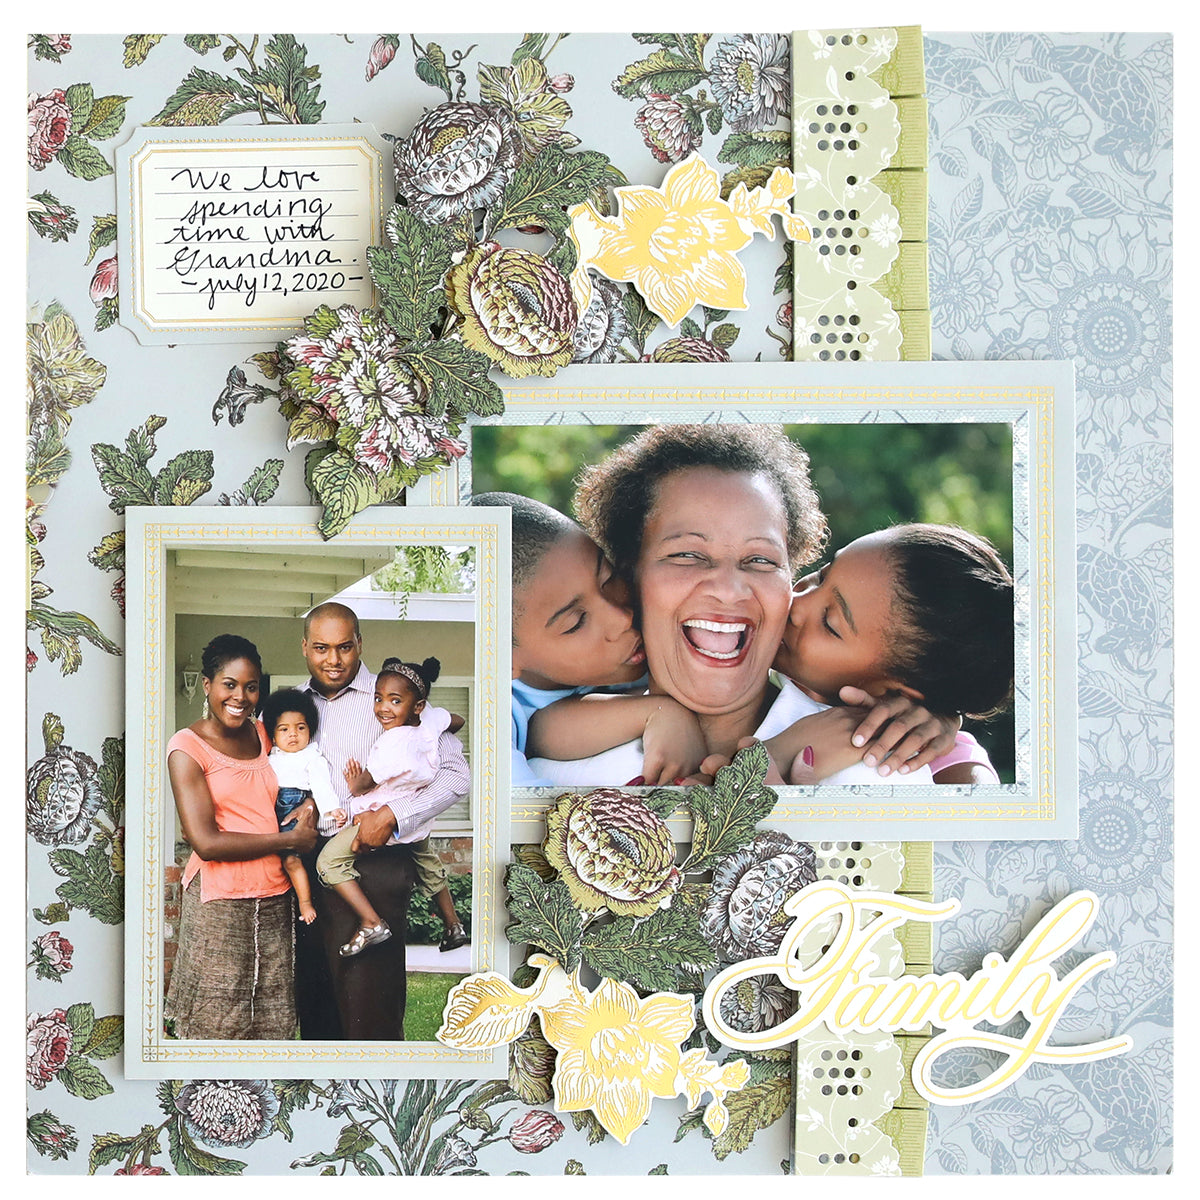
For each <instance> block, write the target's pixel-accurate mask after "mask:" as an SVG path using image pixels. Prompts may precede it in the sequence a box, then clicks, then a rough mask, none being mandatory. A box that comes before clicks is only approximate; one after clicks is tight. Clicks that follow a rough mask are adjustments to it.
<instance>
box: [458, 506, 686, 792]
mask: <svg viewBox="0 0 1200 1200" xmlns="http://www.w3.org/2000/svg"><path fill="white" fill-rule="evenodd" d="M471 503H472V504H475V505H486V506H491V507H505V508H511V509H512V531H513V532H512V543H513V548H512V558H513V648H512V674H513V685H512V786H513V787H536V786H538V785H539V784H542V783H545V782H547V781H545V780H541V779H539V778H538V777H537V776H536V775H535V774H534V772H533V771H532V770H531V769H530V768H529V765H528V763H527V762H526V752H527V750H528V748H529V724H530V721H531V720H532V718H533V716H534V714H535V713H537V712H538V711H540V710H541V709H543V708H545V707H547V706H548V705H550V704H553V703H554V702H555V701H556V700H562V699H565V698H567V697H569V696H578V695H582V694H584V693H586V692H590V691H595V690H597V689H600V688H624V687H629V686H631V685H634V684H637V683H638V682H639V681H641V680H642V679H643V677H644V675H645V672H646V655H645V651H644V650H643V649H642V638H641V634H640V633H639V632H638V631H637V630H636V629H635V628H634V625H633V613H632V610H631V608H630V607H629V604H628V597H627V594H626V592H625V589H624V587H623V585H622V584H621V583H620V581H619V580H617V579H616V578H615V577H614V574H613V568H612V564H611V563H609V561H608V560H607V559H606V558H605V557H604V553H603V551H601V549H600V548H599V547H598V546H597V545H596V543H595V542H593V541H592V539H591V538H589V537H588V536H587V534H585V533H584V532H583V530H582V529H580V528H579V526H578V525H576V524H575V522H574V521H572V520H571V519H570V518H569V517H565V516H563V514H562V513H560V512H558V511H557V510H556V509H553V508H551V507H550V506H549V505H548V504H542V503H541V502H540V501H538V500H531V499H529V498H528V497H526V496H518V495H515V494H513V493H511V492H487V493H484V494H482V495H479V496H475V497H473V498H472V500H471ZM626 705H628V706H629V707H627V708H625V716H626V717H627V718H632V717H633V714H637V717H636V723H637V724H639V726H640V728H639V729H638V731H637V736H639V737H641V738H642V739H643V742H644V744H645V749H646V767H645V782H646V783H647V784H648V785H652V784H658V783H672V782H674V781H675V780H676V779H679V778H682V777H684V776H686V775H690V774H691V773H692V772H693V771H694V770H695V769H696V767H697V766H698V765H699V763H700V760H701V759H702V758H703V757H704V740H703V738H702V736H701V734H700V726H699V723H698V722H697V720H696V718H695V716H694V715H693V714H692V713H690V712H688V711H687V709H685V708H684V707H683V705H682V704H680V703H679V702H678V701H676V700H673V699H671V697H669V696H631V697H628V698H627V699H624V700H622V706H623V707H624V706H626Z"/></svg>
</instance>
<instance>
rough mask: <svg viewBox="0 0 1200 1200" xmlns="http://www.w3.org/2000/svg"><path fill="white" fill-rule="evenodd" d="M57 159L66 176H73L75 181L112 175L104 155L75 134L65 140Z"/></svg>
mask: <svg viewBox="0 0 1200 1200" xmlns="http://www.w3.org/2000/svg"><path fill="white" fill-rule="evenodd" d="M57 157H58V161H59V162H60V163H62V165H63V167H64V168H65V169H66V171H67V174H68V175H74V176H75V178H76V179H100V178H102V177H103V176H105V175H111V174H112V167H110V166H109V165H108V163H107V162H106V161H105V158H104V155H103V154H101V153H100V151H99V150H97V149H96V147H95V146H93V145H92V143H91V142H89V141H87V140H86V139H84V138H81V137H80V136H79V135H78V134H77V133H73V134H71V136H70V137H69V138H67V140H66V141H65V142H64V143H63V146H62V149H61V150H60V151H59V152H58V156H57Z"/></svg>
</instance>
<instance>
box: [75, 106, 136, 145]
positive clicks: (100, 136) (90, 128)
mask: <svg viewBox="0 0 1200 1200" xmlns="http://www.w3.org/2000/svg"><path fill="white" fill-rule="evenodd" d="M131 99H133V97H132V96H101V97H100V99H99V100H97V101H96V103H95V104H93V105H92V112H91V115H90V116H89V117H88V119H87V124H86V125H84V126H83V127H82V128H80V127H78V126H77V127H76V128H78V129H79V132H80V133H81V134H82V135H83V136H84V137H86V138H89V139H91V140H92V141H94V142H95V141H101V142H102V141H106V140H107V139H108V138H110V137H115V136H116V134H117V133H118V132H119V131H120V128H121V126H122V124H124V121H125V105H126V103H127V102H128V101H129V100H131Z"/></svg>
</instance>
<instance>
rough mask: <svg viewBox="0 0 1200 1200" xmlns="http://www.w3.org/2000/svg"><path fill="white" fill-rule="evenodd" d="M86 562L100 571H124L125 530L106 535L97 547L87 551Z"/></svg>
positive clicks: (117, 530)
mask: <svg viewBox="0 0 1200 1200" xmlns="http://www.w3.org/2000/svg"><path fill="white" fill-rule="evenodd" d="M87 557H88V562H90V563H91V564H92V566H93V567H98V568H99V569H100V570H101V571H123V570H124V569H125V530H123V529H116V530H114V531H113V532H112V533H106V534H105V535H104V537H102V538H101V539H100V544H99V545H98V546H93V547H92V549H91V550H89V551H88V556H87Z"/></svg>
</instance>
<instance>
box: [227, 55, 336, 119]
mask: <svg viewBox="0 0 1200 1200" xmlns="http://www.w3.org/2000/svg"><path fill="white" fill-rule="evenodd" d="M264 53H265V55H266V57H265V59H264V61H263V64H262V66H261V67H259V68H258V69H257V70H253V71H248V70H246V69H245V68H244V67H239V68H238V74H239V75H240V76H241V77H242V79H244V80H245V81H246V82H247V83H248V84H250V85H251V86H252V87H253V88H254V89H255V91H256V92H257V93H258V96H259V98H260V99H261V102H262V103H263V104H264V105H265V106H266V108H267V110H268V111H270V112H274V113H277V114H278V115H279V116H281V117H282V118H283V119H284V120H285V121H287V122H289V123H291V124H293V125H315V124H316V123H317V122H319V121H320V120H321V114H322V113H323V112H324V111H325V102H324V101H323V100H319V99H318V98H317V97H318V95H319V93H320V88H319V87H313V86H312V84H313V83H314V82H315V81H316V80H317V79H319V78H320V76H321V70H320V68H319V67H317V66H312V67H310V66H308V65H307V63H306V56H307V53H308V51H307V49H306V48H305V46H304V45H303V44H302V43H300V42H298V41H297V40H296V38H295V37H294V36H293V35H292V34H290V33H277V34H276V35H275V36H274V37H272V38H271V40H270V41H269V42H268V43H267V45H266V49H265V52H264ZM231 115H232V114H231Z"/></svg>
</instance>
